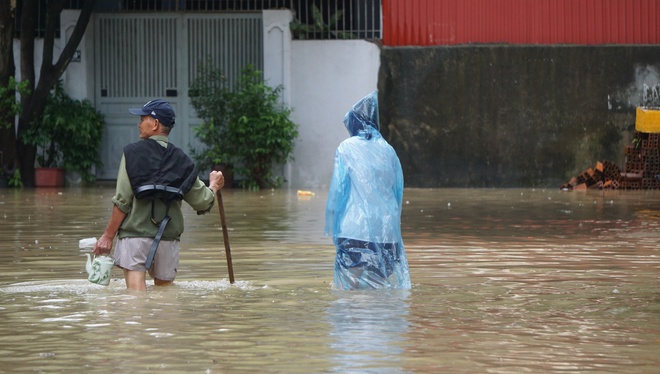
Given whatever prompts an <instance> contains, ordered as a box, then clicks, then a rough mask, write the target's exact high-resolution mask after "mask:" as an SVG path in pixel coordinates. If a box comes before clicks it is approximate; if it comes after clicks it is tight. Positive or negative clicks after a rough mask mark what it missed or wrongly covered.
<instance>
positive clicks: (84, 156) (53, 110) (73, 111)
mask: <svg viewBox="0 0 660 374" xmlns="http://www.w3.org/2000/svg"><path fill="white" fill-rule="evenodd" d="M104 126H105V118H104V117H103V114H101V113H100V112H98V111H97V110H96V109H95V108H94V106H93V105H92V104H91V103H90V102H89V101H88V100H82V101H81V100H74V99H72V98H71V97H69V96H68V95H67V94H66V93H65V92H64V89H63V88H62V82H61V81H59V82H58V83H57V84H56V86H55V88H54V90H53V91H52V92H51V94H50V95H49V97H48V100H47V102H46V108H45V110H44V114H43V115H42V116H41V117H40V118H39V119H38V120H36V121H35V122H34V123H32V124H31V126H30V129H29V130H28V131H27V133H26V134H25V136H24V138H23V141H24V142H26V143H27V144H31V145H35V146H37V147H38V154H37V162H38V163H39V165H40V166H41V167H62V168H64V169H66V170H67V171H73V172H78V173H80V176H81V177H82V178H83V179H84V180H86V181H88V182H92V181H94V180H95V179H96V176H95V175H94V174H93V173H92V172H91V168H92V167H93V166H101V165H102V163H101V156H100V153H99V148H100V145H101V139H102V136H103V127H104Z"/></svg>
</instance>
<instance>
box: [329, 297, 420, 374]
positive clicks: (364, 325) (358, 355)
mask: <svg viewBox="0 0 660 374" xmlns="http://www.w3.org/2000/svg"><path fill="white" fill-rule="evenodd" d="M335 294H336V295H337V296H338V298H337V299H336V300H334V301H332V302H331V303H330V306H329V307H328V309H327V313H326V318H327V319H328V320H329V321H330V324H331V325H332V330H331V332H330V336H331V337H332V338H333V341H332V343H331V344H330V347H332V348H333V349H334V350H335V351H337V354H335V355H333V357H332V361H333V363H334V367H333V370H332V372H335V373H365V372H373V373H400V372H402V366H403V359H402V357H403V354H404V347H405V346H406V345H407V342H406V334H407V332H408V325H409V323H408V320H407V315H408V301H407V300H408V297H409V294H410V293H409V291H408V290H401V291H395V290H386V291H382V292H381V291H357V292H348V291H341V292H339V291H335Z"/></svg>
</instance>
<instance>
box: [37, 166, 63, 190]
mask: <svg viewBox="0 0 660 374" xmlns="http://www.w3.org/2000/svg"><path fill="white" fill-rule="evenodd" d="M65 175H66V173H65V171H64V169H62V168H35V169H34V185H35V187H64V176H65Z"/></svg>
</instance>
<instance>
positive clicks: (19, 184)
mask: <svg viewBox="0 0 660 374" xmlns="http://www.w3.org/2000/svg"><path fill="white" fill-rule="evenodd" d="M7 186H9V187H15V188H23V179H21V171H20V170H18V169H16V170H14V175H12V176H11V178H9V180H8V181H7Z"/></svg>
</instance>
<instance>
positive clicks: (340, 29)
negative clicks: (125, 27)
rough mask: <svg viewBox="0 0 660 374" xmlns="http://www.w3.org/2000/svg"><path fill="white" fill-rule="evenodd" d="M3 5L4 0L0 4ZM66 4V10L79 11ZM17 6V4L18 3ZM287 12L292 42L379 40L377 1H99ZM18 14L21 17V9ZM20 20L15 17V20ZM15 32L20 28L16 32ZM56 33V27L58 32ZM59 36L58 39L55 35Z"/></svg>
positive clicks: (144, 8) (41, 18)
mask: <svg viewBox="0 0 660 374" xmlns="http://www.w3.org/2000/svg"><path fill="white" fill-rule="evenodd" d="M0 1H4V0H0ZM52 1H54V0H39V13H38V18H37V20H36V23H37V26H36V33H37V36H39V37H41V36H43V32H44V29H45V21H46V11H47V9H48V4H50V3H51V2H52ZM82 3H83V0H68V1H67V2H66V4H65V6H64V8H65V9H80V8H81V7H82ZM19 4H20V2H19ZM283 8H284V9H290V10H291V11H292V12H293V15H294V21H293V22H292V23H291V31H292V33H293V37H294V39H380V38H381V4H380V0H98V1H97V2H96V11H99V12H250V11H261V10H268V9H283ZM17 11H18V12H19V13H18V14H20V6H19V7H18V9H17ZM19 19H20V16H19V17H16V20H17V22H18V20H19ZM15 29H16V30H17V31H18V30H19V27H18V25H17V27H16V28H15ZM57 29H58V32H59V27H58V28H57ZM58 36H59V35H58Z"/></svg>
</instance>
